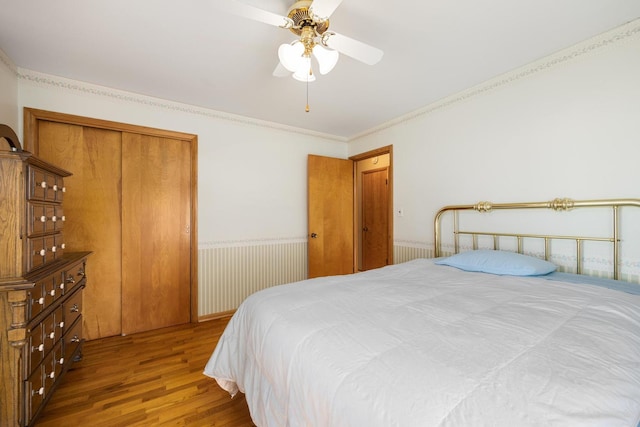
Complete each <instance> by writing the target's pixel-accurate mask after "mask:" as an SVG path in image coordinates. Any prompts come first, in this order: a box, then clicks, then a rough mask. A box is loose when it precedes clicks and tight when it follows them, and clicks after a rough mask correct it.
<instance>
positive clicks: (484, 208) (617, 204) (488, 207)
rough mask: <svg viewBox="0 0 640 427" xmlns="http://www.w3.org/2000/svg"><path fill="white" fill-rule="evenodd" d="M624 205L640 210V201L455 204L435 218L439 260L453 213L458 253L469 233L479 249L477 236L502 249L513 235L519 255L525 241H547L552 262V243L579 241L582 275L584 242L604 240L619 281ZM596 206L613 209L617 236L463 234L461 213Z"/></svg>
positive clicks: (441, 211)
mask: <svg viewBox="0 0 640 427" xmlns="http://www.w3.org/2000/svg"><path fill="white" fill-rule="evenodd" d="M624 206H635V207H640V199H603V200H572V199H568V198H557V199H553V200H551V201H546V202H526V203H491V202H485V201H483V202H478V203H476V204H475V205H451V206H445V207H443V208H442V209H440V210H439V211H438V212H437V213H436V216H435V219H434V223H433V224H434V239H435V248H434V255H435V256H436V257H440V256H443V253H442V230H441V219H442V216H443V215H444V214H445V213H447V212H452V213H453V232H454V251H455V253H458V252H459V250H460V244H459V236H460V234H468V235H471V236H472V238H473V246H474V248H475V247H476V242H477V237H478V236H481V235H484V236H493V238H494V249H496V248H497V246H498V243H497V242H498V237H499V236H501V237H503V236H509V237H515V238H517V241H518V252H520V253H521V252H522V239H523V238H540V239H544V246H545V249H544V251H545V258H546V259H549V252H550V249H549V248H550V241H551V240H554V239H565V240H575V242H576V257H577V264H576V268H577V270H578V273H581V270H582V264H581V263H582V260H581V258H582V254H581V252H582V243H583V242H584V241H604V242H610V243H611V244H612V245H613V277H614V278H615V279H619V277H620V271H619V262H620V260H619V257H620V219H619V215H620V208H621V207H624ZM595 207H611V208H612V209H613V235H612V236H611V237H584V236H580V237H576V236H558V235H532V234H511V233H493V232H471V231H465V232H462V231H460V228H459V226H460V225H459V220H458V213H459V212H461V211H476V212H481V213H489V212H492V211H494V210H499V209H500V210H502V209H552V210H555V211H568V210H572V209H577V208H595Z"/></svg>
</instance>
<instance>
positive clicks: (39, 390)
mask: <svg viewBox="0 0 640 427" xmlns="http://www.w3.org/2000/svg"><path fill="white" fill-rule="evenodd" d="M36 394H39V395H40V396H42V395H43V394H44V387H40V388H39V389H38V390H31V396H35V395H36Z"/></svg>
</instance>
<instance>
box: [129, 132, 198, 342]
mask: <svg viewBox="0 0 640 427" xmlns="http://www.w3.org/2000/svg"><path fill="white" fill-rule="evenodd" d="M122 138H123V143H122V283H123V285H122V333H123V334H131V333H135V332H140V331H147V330H151V329H157V328H162V327H166V326H172V325H178V324H182V323H188V322H189V321H190V313H191V311H190V310H191V306H190V303H191V294H190V286H191V259H190V258H191V246H190V239H191V236H190V232H191V224H190V211H191V167H190V165H191V159H190V150H189V143H188V142H187V141H183V140H177V139H168V138H160V137H154V136H147V135H140V134H133V133H126V132H124V133H123V134H122Z"/></svg>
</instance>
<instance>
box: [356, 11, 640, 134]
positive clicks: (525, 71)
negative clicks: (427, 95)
mask: <svg viewBox="0 0 640 427" xmlns="http://www.w3.org/2000/svg"><path fill="white" fill-rule="evenodd" d="M639 35H640V18H638V19H635V20H633V21H630V22H628V23H626V24H624V25H621V26H619V27H616V28H614V29H613V30H610V31H607V32H605V33H602V34H600V35H598V36H595V37H592V38H590V39H587V40H585V41H583V42H580V43H578V44H575V45H573V46H571V47H569V48H566V49H563V50H561V51H558V52H556V53H554V54H551V55H549V56H546V57H544V58H542V59H540V60H538V61H535V62H532V63H529V64H527V65H524V66H522V67H519V68H516V69H515V70H512V71H510V72H507V73H504V74H501V75H500V76H498V77H495V78H493V79H490V80H487V81H485V82H483V83H480V84H478V85H476V86H473V87H471V88H469V89H466V90H464V91H462V92H458V93H456V94H453V95H451V96H448V97H446V98H443V99H441V100H439V101H436V102H433V103H431V104H429V105H427V106H425V107H422V108H419V109H417V110H415V111H412V112H410V113H407V114H405V115H403V116H400V117H397V118H395V119H393V120H389V121H388V122H385V123H383V124H381V125H379V126H376V127H374V128H371V129H369V130H367V131H364V132H362V133H359V134H357V135H354V136H352V137H350V138H348V142H352V141H355V140H357V139H360V138H363V137H365V136H369V135H372V134H375V133H379V132H381V131H383V130H386V129H389V128H391V127H394V126H396V125H398V124H401V123H405V122H409V121H412V120H414V119H416V118H419V117H422V116H425V115H428V114H431V113H434V112H436V111H439V110H442V109H444V108H448V107H450V106H452V105H455V104H458V103H460V102H465V101H467V100H469V99H471V98H475V97H477V96H481V95H484V94H485V93H487V92H491V91H493V90H495V89H498V88H501V87H503V86H506V85H509V84H511V83H513V82H516V81H519V80H521V79H524V78H527V77H530V76H533V75H535V74H538V73H540V72H543V71H546V70H549V69H551V68H554V67H557V66H560V65H563V64H565V63H566V62H569V61H573V60H575V59H577V58H580V57H582V56H584V55H588V54H593V53H595V52H597V51H601V50H603V49H608V48H611V47H613V46H614V45H617V44H619V43H621V42H623V41H627V40H628V39H630V38H632V37H637V36H639Z"/></svg>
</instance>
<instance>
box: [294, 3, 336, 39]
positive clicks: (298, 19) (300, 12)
mask: <svg viewBox="0 0 640 427" xmlns="http://www.w3.org/2000/svg"><path fill="white" fill-rule="evenodd" d="M311 3H313V1H311V0H300V1H297V2H295V3H294V4H293V6H291V7H290V8H289V13H288V14H287V16H288V17H289V18H290V19H291V20H292V21H293V27H291V28H289V30H290V31H291V32H292V33H294V34H296V35H298V36H300V35H302V29H303V28H304V27H312V28H313V29H314V30H315V32H316V34H318V35H322V34H324V32H325V31H327V30H328V29H329V20H328V19H326V20H324V21H319V20H316V19H314V17H313V16H312V15H311V14H310V13H309V7H311Z"/></svg>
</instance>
